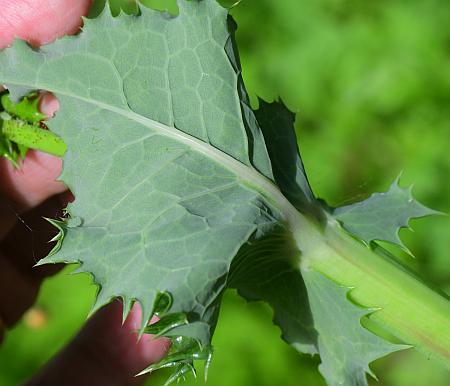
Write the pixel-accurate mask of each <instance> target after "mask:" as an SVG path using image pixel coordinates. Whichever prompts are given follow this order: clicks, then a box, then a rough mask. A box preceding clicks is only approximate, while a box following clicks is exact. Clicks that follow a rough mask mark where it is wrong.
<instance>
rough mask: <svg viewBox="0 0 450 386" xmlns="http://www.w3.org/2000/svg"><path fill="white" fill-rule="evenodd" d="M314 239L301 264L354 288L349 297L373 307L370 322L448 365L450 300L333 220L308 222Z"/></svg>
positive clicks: (449, 356) (365, 305)
mask: <svg viewBox="0 0 450 386" xmlns="http://www.w3.org/2000/svg"><path fill="white" fill-rule="evenodd" d="M310 230H311V233H312V236H313V238H314V239H316V240H317V241H318V240H321V242H314V243H309V245H308V248H307V249H306V250H305V251H303V254H302V269H314V270H316V271H318V272H321V273H323V274H324V275H325V276H327V277H329V278H330V279H332V280H334V281H335V282H337V283H339V284H341V285H343V286H346V287H349V288H352V290H351V291H350V298H351V299H352V300H353V301H354V302H355V303H357V304H359V305H361V306H363V307H367V308H373V309H376V311H373V312H371V313H369V315H368V318H369V319H370V323H368V324H367V326H368V328H369V329H370V326H375V327H376V326H378V327H380V328H381V329H382V330H385V331H387V332H389V333H390V334H392V335H393V336H395V337H397V338H398V339H399V340H401V341H402V342H404V343H405V344H409V345H412V346H414V347H415V348H417V350H419V351H421V352H422V353H424V354H425V355H427V357H428V358H435V359H439V360H440V361H441V362H443V363H444V364H445V365H446V366H448V367H450V301H449V300H448V299H447V298H446V297H444V296H442V295H440V294H438V293H436V292H435V291H433V290H432V289H430V288H429V287H428V286H427V285H426V284H424V282H423V281H421V280H420V279H419V278H417V277H416V276H415V275H414V274H413V273H411V272H409V271H408V270H406V269H405V268H403V267H402V266H400V265H399V264H398V263H396V262H395V261H393V260H392V259H391V258H389V257H387V256H383V255H380V254H378V253H375V252H373V251H372V250H370V249H369V248H368V247H367V246H365V245H363V244H362V243H360V242H359V241H357V240H356V239H354V238H353V237H351V236H350V235H348V234H347V233H346V232H345V231H344V230H343V229H342V227H341V226H340V225H339V224H338V223H337V222H336V221H335V220H334V219H331V218H330V219H328V222H327V225H326V226H325V228H324V229H323V230H321V229H319V227H317V226H316V225H314V224H311V228H310Z"/></svg>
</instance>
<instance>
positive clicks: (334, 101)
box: [0, 0, 450, 386]
mask: <svg viewBox="0 0 450 386" xmlns="http://www.w3.org/2000/svg"><path fill="white" fill-rule="evenodd" d="M116 1H119V0H116ZM120 1H124V0H120ZM231 2H233V1H231ZM147 3H150V4H152V5H157V6H159V7H160V8H161V7H162V8H164V6H165V4H166V2H165V1H164V0H159V1H158V0H147ZM232 14H233V15H234V17H235V19H236V20H237V22H238V25H239V30H238V33H237V40H238V44H239V47H240V52H241V59H242V64H243V70H244V78H245V80H246V83H247V87H248V90H249V93H250V95H251V97H252V101H253V103H257V102H256V101H257V100H256V95H259V96H261V97H263V98H265V99H267V100H273V99H275V98H278V97H281V98H282V99H283V100H284V101H285V102H286V103H287V105H288V106H289V107H290V108H291V109H292V110H294V111H296V112H298V114H297V130H298V136H299V142H300V145H301V150H302V155H303V159H304V162H305V165H306V169H307V171H308V174H309V177H310V180H311V184H312V186H313V189H314V191H315V193H316V194H317V195H318V196H320V197H322V198H324V199H326V200H327V201H328V202H329V203H330V204H332V205H342V204H347V203H350V202H353V201H357V200H360V199H363V198H365V197H366V196H367V195H368V194H370V192H373V191H383V190H386V189H387V188H388V186H389V184H390V183H391V182H392V180H393V179H394V178H395V177H396V176H397V175H398V174H399V173H400V172H401V171H403V175H402V183H403V184H404V185H406V184H411V183H414V185H415V188H414V191H415V195H416V196H417V197H418V198H419V199H420V200H421V201H422V202H424V203H425V204H427V205H428V206H431V207H433V208H436V209H439V210H441V211H444V212H447V213H450V183H449V181H450V155H449V153H450V2H449V1H448V0H427V1H423V0H408V1H406V0H390V1H387V0H378V1H369V0H366V1H362V0H361V1H358V0H280V1H274V0H243V1H242V2H241V3H240V4H239V5H238V6H236V7H234V8H233V9H232ZM413 228H414V230H415V233H414V234H412V232H409V231H403V232H402V235H403V237H404V239H405V241H406V242H407V245H408V246H409V247H410V249H411V250H412V251H413V253H414V254H415V255H416V256H417V259H415V260H413V259H411V258H410V257H407V256H403V255H401V254H400V252H399V251H396V254H398V255H399V256H400V257H401V258H402V259H404V260H405V261H408V262H409V264H411V265H412V266H413V267H415V268H416V269H417V270H418V271H420V273H421V275H422V276H424V277H426V278H427V279H428V280H429V281H430V282H432V283H433V284H435V285H437V286H439V287H441V288H442V289H444V290H445V291H447V293H450V260H449V251H450V217H445V216H442V217H437V218H431V219H424V220H421V221H419V222H417V223H416V222H414V224H413ZM94 293H95V289H94V288H93V286H92V285H91V284H90V279H89V278H87V277H85V276H71V275H67V271H64V272H62V273H61V274H59V275H57V276H56V277H54V278H52V279H50V280H48V281H47V282H46V283H45V285H44V286H43V288H42V291H41V293H40V296H39V300H38V302H37V304H36V307H35V308H34V309H33V310H32V311H31V313H29V314H28V315H27V316H26V317H25V318H24V320H23V321H22V322H21V323H19V325H17V327H16V328H14V329H13V330H12V331H10V332H9V334H8V335H7V338H6V341H5V344H4V345H3V347H2V348H1V349H0V385H2V386H10V385H17V384H19V383H20V381H21V380H23V379H25V378H26V377H27V376H29V375H30V374H31V373H33V372H34V371H35V370H36V369H37V368H38V367H39V366H41V365H42V364H43V363H44V362H46V360H47V359H48V358H49V357H50V356H51V355H53V354H54V353H55V352H56V351H58V350H59V349H60V348H61V347H62V346H63V345H64V344H65V342H67V341H68V340H69V339H70V338H71V336H73V335H74V334H75V332H76V331H77V329H79V328H80V326H81V325H82V324H83V321H84V320H85V317H86V315H87V313H88V311H89V308H90V306H91V304H92V302H93V296H94ZM271 317H272V316H271V311H270V310H269V309H268V308H267V307H265V306H264V305H262V304H247V303H246V302H244V301H243V300H241V299H239V298H238V297H237V296H236V294H234V293H229V294H227V296H226V297H225V301H224V304H223V308H222V312H221V317H220V320H219V324H218V328H217V332H216V335H215V339H214V345H215V355H214V359H213V362H212V365H211V368H210V372H209V380H208V384H209V385H210V386H229V385H235V386H253V385H255V386H256V385H258V386H273V385H296V386H299V385H303V386H316V385H324V382H323V380H322V379H321V377H320V375H319V374H318V372H317V370H316V367H317V364H318V360H317V358H311V357H308V356H300V355H298V354H297V353H296V352H295V351H294V350H293V349H291V348H290V347H289V346H288V345H286V344H285V343H283V342H282V341H281V340H280V338H279V335H280V331H279V330H278V329H277V328H276V327H274V326H273V325H272V323H271ZM406 317H407V316H406ZM373 368H374V369H375V372H376V373H377V375H378V376H379V379H380V382H379V384H380V385H386V386H388V385H389V386H423V385H433V386H447V385H449V384H450V373H449V372H448V371H447V370H445V369H444V368H442V367H440V366H439V365H438V364H435V363H432V362H430V361H427V359H426V358H425V357H422V356H421V355H419V354H417V353H415V352H413V351H407V352H403V353H398V354H395V355H391V356H390V357H388V358H385V359H381V360H379V361H377V362H376V363H375V364H374V366H373ZM164 377H165V374H161V373H159V374H157V375H156V376H155V377H154V378H153V379H152V382H150V383H149V384H151V385H155V386H156V385H162V384H163V381H164ZM191 384H194V381H193V380H191V379H189V380H188V382H187V383H186V385H191ZM197 384H203V380H202V379H199V380H198V381H197Z"/></svg>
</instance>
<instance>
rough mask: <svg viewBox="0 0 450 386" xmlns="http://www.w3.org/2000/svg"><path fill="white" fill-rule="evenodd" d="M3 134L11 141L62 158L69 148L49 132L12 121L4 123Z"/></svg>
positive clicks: (59, 138)
mask: <svg viewBox="0 0 450 386" xmlns="http://www.w3.org/2000/svg"><path fill="white" fill-rule="evenodd" d="M2 133H3V135H4V136H5V137H6V138H8V139H9V140H10V141H13V142H15V143H17V144H19V145H23V146H26V147H29V148H31V149H35V150H40V151H42V152H44V153H48V154H52V155H55V156H57V157H62V156H63V155H64V154H65V152H66V150H67V146H66V144H65V143H64V141H63V140H62V138H61V137H59V136H57V135H56V134H54V133H52V132H51V131H49V130H44V129H41V128H40V127H37V126H34V125H29V124H26V123H23V121H19V120H15V119H10V120H5V121H3V125H2Z"/></svg>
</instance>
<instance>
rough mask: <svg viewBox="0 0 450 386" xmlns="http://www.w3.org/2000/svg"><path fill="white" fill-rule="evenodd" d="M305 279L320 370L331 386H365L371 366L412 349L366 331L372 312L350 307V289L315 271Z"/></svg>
mask: <svg viewBox="0 0 450 386" xmlns="http://www.w3.org/2000/svg"><path fill="white" fill-rule="evenodd" d="M303 278H304V279H305V284H306V287H307V288H308V295H309V300H310V304H311V311H312V314H313V318H314V325H315V327H316V330H317V332H318V351H319V354H320V359H321V364H320V366H319V370H320V372H321V373H322V375H323V376H324V377H325V379H326V381H327V384H328V386H342V385H345V386H366V385H367V380H366V373H369V374H371V375H373V374H372V373H371V371H370V368H369V363H371V362H372V361H374V360H375V359H378V358H381V357H383V356H385V355H387V354H389V353H392V352H395V351H399V350H403V349H405V348H407V347H409V346H405V345H398V344H392V343H389V342H387V341H386V340H384V339H382V338H379V337H378V336H376V335H374V334H373V333H371V332H369V331H367V330H366V329H365V328H364V327H363V326H362V325H361V318H362V317H364V316H365V315H367V314H368V313H369V312H370V310H367V309H363V308H360V307H358V306H356V305H355V304H352V303H351V300H349V297H350V296H351V290H350V289H349V288H345V287H341V286H339V285H337V284H336V283H335V282H333V281H332V280H330V279H328V278H327V277H325V276H324V275H322V274H321V273H319V272H316V271H313V270H303ZM372 311H374V310H372ZM375 312H376V311H375Z"/></svg>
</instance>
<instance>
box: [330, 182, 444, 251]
mask: <svg viewBox="0 0 450 386" xmlns="http://www.w3.org/2000/svg"><path fill="white" fill-rule="evenodd" d="M411 189H412V188H411V187H409V188H401V187H400V186H399V178H397V179H396V180H395V181H394V182H393V183H392V185H391V187H390V189H389V190H388V191H387V192H386V193H374V194H372V195H371V196H370V197H369V198H368V199H367V200H364V201H361V202H358V203H356V204H352V205H348V206H343V207H340V208H337V209H335V210H334V212H333V215H334V217H335V218H336V219H337V220H338V221H340V222H341V223H342V225H343V227H344V228H345V229H346V230H347V231H349V232H350V233H352V234H353V235H355V236H356V237H358V238H360V239H361V240H363V241H364V242H366V243H367V244H369V243H370V242H371V241H374V240H380V241H387V242H390V243H393V244H397V245H399V246H400V247H402V248H403V249H404V250H406V251H408V249H407V248H406V246H405V245H404V244H403V243H402V241H401V239H400V237H399V234H398V232H399V230H400V228H408V224H409V221H410V220H411V219H414V218H420V217H424V216H430V215H435V214H439V212H437V211H435V210H432V209H429V208H427V207H426V206H423V205H422V204H420V203H419V202H418V201H416V200H415V199H414V198H413V195H412V191H411Z"/></svg>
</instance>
